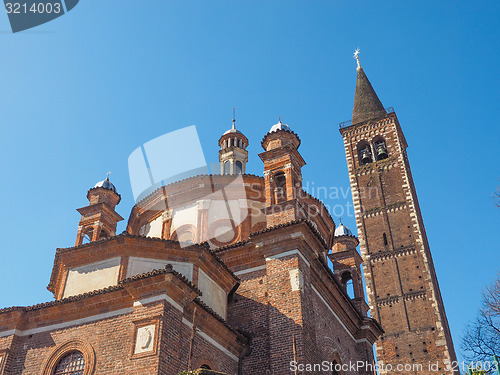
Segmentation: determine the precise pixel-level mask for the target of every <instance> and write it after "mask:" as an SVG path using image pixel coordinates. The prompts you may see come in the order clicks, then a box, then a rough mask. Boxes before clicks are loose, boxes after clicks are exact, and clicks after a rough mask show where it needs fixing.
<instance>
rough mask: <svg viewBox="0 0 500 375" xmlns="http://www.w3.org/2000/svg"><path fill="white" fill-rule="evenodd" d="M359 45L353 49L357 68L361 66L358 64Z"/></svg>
mask: <svg viewBox="0 0 500 375" xmlns="http://www.w3.org/2000/svg"><path fill="white" fill-rule="evenodd" d="M359 51H360V50H359V47H358V48H356V51H354V58H355V59H356V62H357V63H358V69H360V68H361V65H360V64H359Z"/></svg>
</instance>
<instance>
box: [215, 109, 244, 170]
mask: <svg viewBox="0 0 500 375" xmlns="http://www.w3.org/2000/svg"><path fill="white" fill-rule="evenodd" d="M235 122H236V120H235V118H234V108H233V126H232V127H231V129H229V130H228V131H226V132H225V133H224V134H223V135H222V137H220V139H219V147H220V148H221V149H220V151H219V162H220V173H221V174H226V175H236V174H245V171H246V164H247V161H248V151H247V150H246V148H247V147H248V139H247V137H245V136H244V135H243V133H242V132H240V131H239V130H237V129H236V126H235Z"/></svg>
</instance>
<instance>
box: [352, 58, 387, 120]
mask: <svg viewBox="0 0 500 375" xmlns="http://www.w3.org/2000/svg"><path fill="white" fill-rule="evenodd" d="M358 55H359V48H358V49H356V51H355V52H354V58H355V59H356V62H357V64H358V66H357V68H356V70H357V72H358V77H357V79H356V94H355V95H354V107H353V109H352V124H353V125H355V124H359V123H362V122H366V121H369V120H376V119H380V118H382V117H385V116H386V115H387V112H386V111H385V109H384V106H383V105H382V102H381V101H380V99H379V98H378V96H377V93H376V92H375V90H374V89H373V87H372V84H371V83H370V81H369V80H368V77H367V76H366V74H365V72H364V70H363V68H362V67H361V64H360V63H359V56H358Z"/></svg>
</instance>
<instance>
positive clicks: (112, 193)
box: [75, 173, 123, 246]
mask: <svg viewBox="0 0 500 375" xmlns="http://www.w3.org/2000/svg"><path fill="white" fill-rule="evenodd" d="M87 199H88V200H89V205H88V206H85V207H82V208H78V209H77V211H78V212H79V213H80V214H81V215H82V217H81V219H80V224H79V226H78V233H77V235H76V243H75V246H79V245H81V244H82V243H85V242H91V241H97V240H100V239H103V238H108V237H111V236H114V235H115V234H116V224H117V223H118V222H119V221H122V220H123V218H122V217H121V216H120V215H119V214H118V213H117V212H116V211H115V207H116V205H117V204H118V203H120V200H121V196H120V194H118V193H117V191H116V188H115V186H114V185H113V184H112V183H111V181H109V173H108V177H106V179H105V180H103V181H99V182H98V183H97V184H95V185H94V187H93V188H91V189H90V190H89V191H88V192H87Z"/></svg>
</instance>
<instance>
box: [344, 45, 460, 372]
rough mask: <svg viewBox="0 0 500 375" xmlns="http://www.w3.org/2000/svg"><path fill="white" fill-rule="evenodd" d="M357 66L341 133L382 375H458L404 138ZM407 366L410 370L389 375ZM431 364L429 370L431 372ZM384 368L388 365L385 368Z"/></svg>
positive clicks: (396, 121)
mask: <svg viewBox="0 0 500 375" xmlns="http://www.w3.org/2000/svg"><path fill="white" fill-rule="evenodd" d="M356 58H357V61H358V67H357V81H356V93H355V98H354V109H353V114H352V122H351V124H349V125H347V126H344V127H342V124H341V129H340V133H341V134H342V137H343V139H344V147H345V152H346V157H347V165H348V170H349V179H350V184H351V189H352V195H353V201H354V209H355V214H356V225H357V227H358V234H359V243H360V249H361V255H362V258H363V272H364V276H365V280H366V289H367V295H368V302H369V305H370V312H371V316H372V317H373V318H375V319H377V320H378V321H379V322H380V324H381V325H382V328H383V329H384V331H385V334H384V335H383V336H382V337H381V339H380V340H379V341H377V343H376V344H375V349H376V353H377V358H378V361H379V363H380V364H381V365H383V366H388V365H392V368H393V370H392V371H380V374H387V373H391V374H396V373H404V374H435V375H440V374H458V372H454V371H453V370H452V369H451V368H450V366H449V364H450V362H452V361H456V356H455V350H454V347H453V342H452V339H451V334H450V329H449V327H448V321H447V318H446V313H445V309H444V305H443V301H442V298H441V292H440V290H439V285H438V281H437V277H436V271H435V269H434V264H433V261H432V256H431V252H430V248H429V244H428V241H427V236H426V233H425V228H424V224H423V221H422V215H421V212H420V207H419V204H418V200H417V195H416V191H415V185H414V182H413V178H412V174H411V170H410V164H409V161H408V156H407V154H406V148H407V144H406V140H405V137H404V135H403V132H402V130H401V126H400V124H399V122H398V118H397V116H396V114H395V113H394V111H393V110H390V111H388V112H386V110H385V109H384V107H383V106H382V103H381V102H380V100H379V98H378V97H377V94H376V93H375V91H374V89H373V87H372V85H371V84H370V82H369V80H368V78H367V77H366V75H365V73H364V71H363V68H362V67H361V66H360V64H359V58H358V57H357V54H356ZM398 364H403V365H404V364H409V365H412V366H418V365H419V364H421V365H422V366H423V368H422V369H420V370H419V369H418V367H413V368H412V370H411V371H406V370H405V371H395V369H396V366H397V365H398ZM429 365H432V366H433V367H429ZM386 368H387V367H386Z"/></svg>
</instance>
